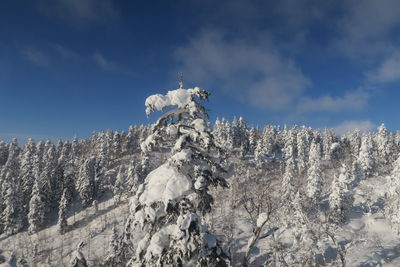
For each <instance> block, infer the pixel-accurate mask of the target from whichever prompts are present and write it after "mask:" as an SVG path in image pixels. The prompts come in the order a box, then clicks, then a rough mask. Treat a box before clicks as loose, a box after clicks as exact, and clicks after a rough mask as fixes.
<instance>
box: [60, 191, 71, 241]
mask: <svg viewBox="0 0 400 267" xmlns="http://www.w3.org/2000/svg"><path fill="white" fill-rule="evenodd" d="M68 206H69V200H68V192H67V189H64V191H63V194H62V196H61V200H60V205H59V206H58V222H57V225H58V231H59V232H60V234H64V233H65V231H66V230H67V227H68V221H67V218H68Z"/></svg>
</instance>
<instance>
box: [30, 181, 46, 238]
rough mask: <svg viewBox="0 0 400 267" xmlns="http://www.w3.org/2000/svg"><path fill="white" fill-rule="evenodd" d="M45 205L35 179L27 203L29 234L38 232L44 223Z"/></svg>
mask: <svg viewBox="0 0 400 267" xmlns="http://www.w3.org/2000/svg"><path fill="white" fill-rule="evenodd" d="M45 205H46V204H45V203H44V201H43V196H42V192H41V186H40V184H39V181H38V179H35V183H34V185H33V189H32V196H31V199H30V201H29V213H28V222H29V229H28V230H29V232H30V233H35V232H37V231H38V230H40V229H41V228H42V227H43V225H44V222H45V214H46V206H45Z"/></svg>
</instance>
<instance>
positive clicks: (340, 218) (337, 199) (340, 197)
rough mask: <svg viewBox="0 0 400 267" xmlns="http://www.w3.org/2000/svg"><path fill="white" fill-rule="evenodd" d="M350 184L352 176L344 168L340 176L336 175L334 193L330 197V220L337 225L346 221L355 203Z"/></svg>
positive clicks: (343, 167)
mask: <svg viewBox="0 0 400 267" xmlns="http://www.w3.org/2000/svg"><path fill="white" fill-rule="evenodd" d="M350 184H351V175H350V173H349V171H348V169H347V168H346V166H342V168H341V169H340V174H339V175H336V176H335V178H334V179H333V181H332V186H331V188H332V192H331V194H330V196H329V206H330V210H331V214H330V219H331V221H332V222H335V223H337V224H340V223H343V222H344V221H345V220H346V218H347V215H348V212H349V210H350V208H351V207H352V205H353V202H354V198H353V195H352V192H351V191H350V190H349V186H350Z"/></svg>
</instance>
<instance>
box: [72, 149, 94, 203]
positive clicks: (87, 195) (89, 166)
mask: <svg viewBox="0 0 400 267" xmlns="http://www.w3.org/2000/svg"><path fill="white" fill-rule="evenodd" d="M95 168H96V158H95V157H90V158H88V159H87V160H85V161H84V163H83V164H82V166H81V168H80V169H79V174H78V181H77V190H78V192H79V196H80V198H81V200H82V204H83V206H85V207H88V206H90V205H91V204H92V202H93V200H94V199H95V196H96V191H97V187H96V181H95V175H96V171H95Z"/></svg>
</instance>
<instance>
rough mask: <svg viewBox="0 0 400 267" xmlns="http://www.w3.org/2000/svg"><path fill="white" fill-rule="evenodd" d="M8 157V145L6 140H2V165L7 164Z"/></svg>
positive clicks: (0, 162)
mask: <svg viewBox="0 0 400 267" xmlns="http://www.w3.org/2000/svg"><path fill="white" fill-rule="evenodd" d="M7 158H8V147H7V145H6V143H5V142H3V141H0V166H3V165H4V164H6V162H7Z"/></svg>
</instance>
